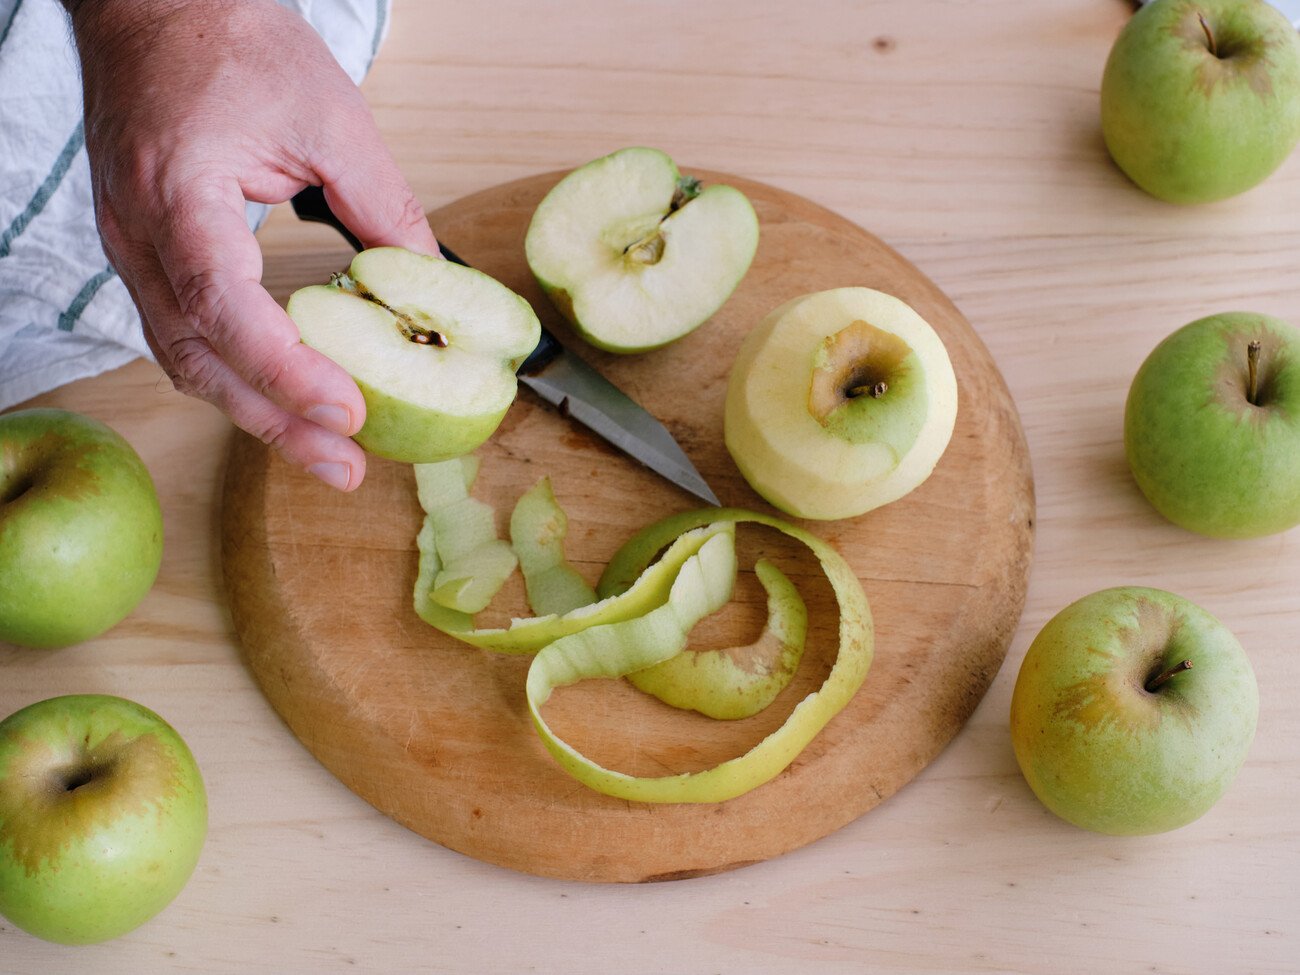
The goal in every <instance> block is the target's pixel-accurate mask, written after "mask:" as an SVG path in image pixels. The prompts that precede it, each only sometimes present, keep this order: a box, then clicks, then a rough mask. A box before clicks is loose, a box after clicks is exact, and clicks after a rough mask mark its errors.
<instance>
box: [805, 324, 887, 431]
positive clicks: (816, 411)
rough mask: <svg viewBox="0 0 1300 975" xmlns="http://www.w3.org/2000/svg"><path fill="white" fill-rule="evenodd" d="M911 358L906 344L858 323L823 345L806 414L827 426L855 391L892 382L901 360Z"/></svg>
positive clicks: (869, 325) (828, 339)
mask: <svg viewBox="0 0 1300 975" xmlns="http://www.w3.org/2000/svg"><path fill="white" fill-rule="evenodd" d="M911 354H912V349H911V347H910V346H908V344H907V343H906V342H904V341H903V340H902V339H900V338H899V337H898V336H897V335H894V334H893V333H892V332H886V331H885V330H884V329H882V328H877V327H876V326H875V325H872V324H871V323H870V322H865V321H863V320H862V319H858V320H856V321H854V322H852V323H850V324H849V325H847V326H846V327H844V328H842V329H840V330H839V331H838V332H836V333H835V334H834V335H829V336H827V337H826V339H825V340H824V341H823V342H822V348H821V352H820V354H819V357H818V361H820V362H821V363H823V364H822V365H820V366H818V368H816V369H814V370H813V374H812V385H811V386H810V387H809V389H808V412H809V413H811V414H812V415H813V417H814V418H815V419H816V420H817V422H818V423H820V424H822V426H826V425H827V423H828V422H829V418H830V415H831V414H832V413H834V412H835V411H836V410H837V409H839V408H840V407H841V406H843V405H844V403H845V402H847V401H848V400H850V399H853V398H854V397H855V395H860V394H855V393H854V391H855V390H859V389H870V388H872V387H876V386H878V385H880V384H884V386H885V387H886V389H887V388H888V386H889V383H890V382H892V381H893V380H894V377H895V375H896V373H897V372H898V370H899V369H900V368H901V367H902V364H903V360H905V359H906V358H907V357H908V356H909V355H911Z"/></svg>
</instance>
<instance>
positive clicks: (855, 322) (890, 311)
mask: <svg viewBox="0 0 1300 975" xmlns="http://www.w3.org/2000/svg"><path fill="white" fill-rule="evenodd" d="M956 416H957V380H956V377H955V375H954V374H953V370H952V363H951V362H950V360H949V358H948V352H947V350H946V349H945V348H944V345H943V342H942V340H940V338H939V336H938V335H937V334H935V331H934V329H933V328H931V327H930V325H929V324H928V323H927V322H926V321H925V320H924V319H923V318H921V316H920V315H918V314H917V313H916V312H915V311H914V310H913V309H912V308H911V307H909V306H908V305H907V304H906V303H904V302H903V301H901V300H899V299H898V298H895V297H893V296H892V295H887V294H884V293H883V292H880V291H873V290H871V289H870V288H836V289H833V290H830V291H820V292H817V293H815V294H811V295H804V296H801V297H799V298H795V299H792V300H791V301H788V302H786V303H785V304H784V305H781V306H780V307H778V308H776V309H775V310H774V311H772V312H771V313H770V314H769V315H768V316H767V317H766V318H765V319H764V320H763V321H762V322H761V323H760V324H759V325H758V327H757V328H755V329H754V330H753V331H752V332H750V333H749V335H748V336H746V338H745V340H744V342H743V343H742V344H741V347H740V352H739V353H738V354H737V356H736V361H735V363H734V364H733V365H732V369H731V375H730V378H729V380H728V385H727V401H726V411H725V422H724V429H725V438H726V444H727V449H728V450H729V451H730V452H731V456H732V457H733V458H734V459H735V461H736V465H737V466H738V467H739V468H740V471H741V473H742V474H743V475H744V476H745V480H747V481H748V482H749V484H750V486H751V487H753V488H754V490H755V491H757V492H758V493H759V494H761V495H762V496H763V497H764V498H766V499H767V500H768V501H769V502H771V503H772V504H773V505H775V506H776V507H777V508H780V509H781V510H782V511H784V512H786V513H788V514H792V515H796V516H798V517H801V518H819V519H835V518H850V517H854V516H856V515H860V514H863V513H864V512H867V511H870V510H872V509H873V508H878V507H880V506H881V505H884V504H888V503H889V502H891V501H895V500H897V499H898V498H901V497H902V496H903V495H905V494H907V493H908V492H910V491H912V490H913V489H914V488H916V487H917V486H919V485H920V484H921V483H922V482H923V481H924V480H925V479H926V478H927V477H929V476H930V473H931V472H932V471H933V470H934V467H935V465H936V464H937V463H938V461H939V458H940V457H941V456H942V455H943V452H944V450H945V449H946V448H947V446H948V441H949V439H951V437H952V430H953V426H954V424H955V422H956Z"/></svg>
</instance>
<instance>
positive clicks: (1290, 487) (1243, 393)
mask: <svg viewBox="0 0 1300 975" xmlns="http://www.w3.org/2000/svg"><path fill="white" fill-rule="evenodd" d="M1124 446H1125V450H1126V452H1127V454H1128V462H1129V466H1130V467H1131V468H1132V470H1133V476H1134V478H1135V479H1136V480H1137V483H1138V487H1140V488H1141V489H1142V493H1143V494H1145V495H1146V496H1147V498H1148V499H1149V500H1150V501H1151V503H1152V504H1153V505H1155V508H1156V510H1157V511H1159V512H1160V513H1161V514H1162V515H1164V516H1165V517H1166V518H1168V519H1169V520H1170V521H1172V522H1174V523H1175V524H1177V525H1181V526H1183V527H1184V528H1189V529H1191V530H1192V531H1196V532H1200V533H1201V534H1203V535H1212V536H1215V537H1219V538H1251V537H1256V536H1259V535H1271V534H1273V533H1275V532H1281V531H1286V530H1287V529H1288V528H1292V527H1294V526H1295V525H1297V524H1300V331H1297V330H1296V329H1295V328H1293V327H1292V326H1290V325H1288V324H1287V323H1285V322H1283V321H1280V320H1279V319H1276V318H1270V317H1269V316H1267V315H1256V314H1250V313H1247V312H1230V313H1227V314H1223V315H1214V316H1211V317H1209V318H1202V319H1200V320H1198V321H1195V322H1192V323H1191V324H1190V325H1186V326H1184V327H1183V328H1181V329H1179V330H1178V331H1176V332H1174V333H1173V334H1172V335H1170V336H1169V337H1168V338H1166V339H1165V340H1164V341H1163V342H1161V343H1160V344H1159V345H1157V346H1156V347H1155V349H1154V350H1153V351H1152V353H1151V354H1150V355H1149V356H1148V357H1147V359H1146V361H1145V362H1144V363H1142V366H1141V368H1140V369H1139V370H1138V373H1137V376H1136V377H1134V379H1133V385H1132V386H1131V387H1130V389H1129V394H1128V403H1127V405H1126V407H1125V410H1124Z"/></svg>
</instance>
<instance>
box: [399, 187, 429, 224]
mask: <svg viewBox="0 0 1300 975" xmlns="http://www.w3.org/2000/svg"><path fill="white" fill-rule="evenodd" d="M397 220H398V226H399V227H401V229H402V230H416V229H420V228H426V227H428V225H429V224H428V218H427V217H425V215H424V206H423V205H422V204H421V203H420V201H419V200H418V199H416V197H415V194H414V193H412V192H411V191H410V190H409V189H408V190H407V191H406V195H405V200H404V201H403V203H402V209H401V211H400V213H399V214H398V217H397Z"/></svg>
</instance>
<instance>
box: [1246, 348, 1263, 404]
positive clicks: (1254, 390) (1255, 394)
mask: <svg viewBox="0 0 1300 975" xmlns="http://www.w3.org/2000/svg"><path fill="white" fill-rule="evenodd" d="M1263 348H1264V347H1263V345H1262V344H1261V343H1260V341H1259V339H1253V340H1252V341H1251V343H1250V344H1249V345H1247V346H1246V402H1248V403H1249V404H1250V405H1251V406H1258V405H1259V403H1258V400H1259V354H1260V352H1261V351H1262V350H1263Z"/></svg>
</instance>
